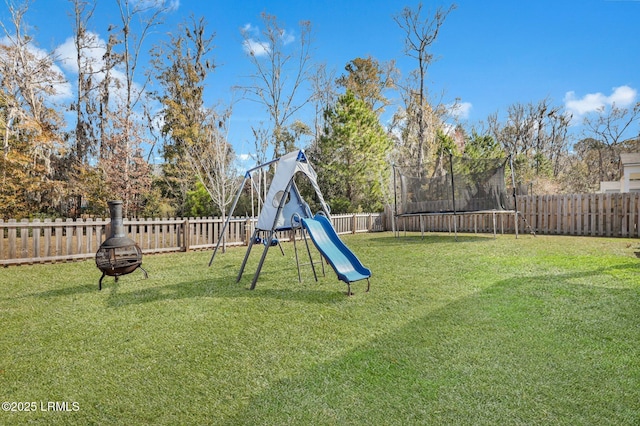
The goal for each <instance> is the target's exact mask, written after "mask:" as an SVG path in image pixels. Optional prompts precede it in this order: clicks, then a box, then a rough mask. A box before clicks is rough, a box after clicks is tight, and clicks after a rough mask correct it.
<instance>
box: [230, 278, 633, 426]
mask: <svg viewBox="0 0 640 426" xmlns="http://www.w3.org/2000/svg"><path fill="white" fill-rule="evenodd" d="M615 269H632V270H637V268H634V267H629V266H627V265H619V266H614V267H612V268H602V269H595V270H591V271H585V272H580V273H575V274H574V273H570V274H566V275H560V276H557V275H551V274H550V275H540V276H533V277H516V278H513V279H507V280H503V281H500V282H497V283H495V284H494V285H492V286H490V287H488V288H487V289H485V290H484V291H481V292H478V293H473V294H469V295H467V296H465V297H462V298H460V299H457V300H456V301H453V302H451V303H450V304H448V305H446V306H444V307H442V308H440V309H437V310H435V311H432V312H430V313H429V314H427V315H424V316H422V317H419V318H417V319H414V320H412V321H409V322H408V323H406V325H404V326H402V327H400V328H397V329H394V330H391V331H389V332H388V333H386V334H384V335H382V336H380V337H378V338H375V339H373V340H371V341H369V342H367V343H366V344H363V345H361V346H359V347H355V348H353V349H351V350H349V351H348V352H346V353H344V354H343V355H342V356H340V357H339V358H336V359H334V360H332V361H328V362H325V363H321V364H318V365H313V366H307V367H306V368H302V369H301V370H298V371H295V372H294V373H293V374H292V375H291V376H290V377H286V378H282V379H278V380H275V381H274V382H273V383H271V384H270V385H269V386H268V387H267V388H266V389H265V390H264V391H262V392H259V393H257V394H255V395H253V396H251V398H250V399H249V400H248V402H247V403H246V404H243V405H242V407H241V408H240V409H238V411H237V414H235V415H233V416H232V417H231V418H228V419H225V421H224V422H223V424H228V425H236V424H278V423H282V422H286V423H287V424H328V425H334V424H376V423H378V424H380V423H384V424H574V423H583V424H599V423H604V424H637V423H636V422H637V421H639V420H640V416H639V415H638V413H639V412H640V411H638V410H639V409H640V405H639V403H638V401H640V388H638V387H637V386H636V382H635V381H634V380H632V378H633V377H639V376H640V365H639V364H638V363H636V362H630V361H629V360H634V359H637V358H638V357H640V348H638V346H637V345H635V342H637V341H639V340H640V317H638V316H637V315H634V314H633V312H639V311H640V292H639V289H638V288H637V287H636V288H629V286H628V285H627V287H625V288H610V287H608V288H606V287H597V286H596V287H592V286H590V285H589V284H584V283H581V284H575V283H574V281H576V280H581V279H584V278H585V277H589V276H594V275H599V274H605V275H606V274H607V273H608V272H611V271H612V270H615ZM596 353H597V354H598V355H597V356H594V354H596ZM594 389H598V391H597V392H594Z"/></svg>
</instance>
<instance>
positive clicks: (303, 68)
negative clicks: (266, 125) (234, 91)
mask: <svg viewBox="0 0 640 426" xmlns="http://www.w3.org/2000/svg"><path fill="white" fill-rule="evenodd" d="M261 16H262V22H263V24H264V26H265V28H264V30H263V31H262V32H261V33H260V34H256V33H255V30H254V28H253V27H245V28H242V29H241V34H242V37H243V39H244V48H245V51H246V52H247V55H248V57H249V60H250V61H251V63H252V64H253V66H254V68H255V72H254V73H253V74H251V75H250V76H249V79H250V80H251V84H249V85H246V86H241V87H240V89H241V90H243V91H244V93H245V95H246V96H247V98H248V99H250V100H252V101H255V102H258V103H260V104H262V105H264V107H265V108H266V109H267V113H268V114H269V117H270V118H271V121H272V123H271V124H272V125H273V130H272V137H273V148H274V157H278V156H280V155H282V154H284V153H285V152H284V151H285V150H286V147H285V139H286V138H287V134H286V133H287V131H286V127H287V126H288V124H289V121H290V120H291V119H292V118H293V116H294V115H295V114H296V113H297V112H298V111H300V109H302V108H303V107H304V106H305V105H306V104H307V103H308V102H309V99H310V98H309V96H305V95H302V94H301V93H300V92H301V90H302V86H303V84H304V83H305V82H306V81H307V80H308V78H309V72H310V52H309V51H310V44H311V23H310V22H309V21H302V22H300V24H299V34H298V35H297V37H295V36H294V35H292V34H291V33H289V32H288V31H287V30H286V29H285V28H283V27H282V26H281V25H280V24H279V23H278V21H277V19H276V17H275V16H273V15H269V14H267V13H263V14H262V15H261ZM256 36H257V37H260V39H255V37H256ZM296 38H297V43H298V50H297V51H295V52H289V51H288V50H289V45H290V44H291V43H292V42H294V40H295V39H296Z"/></svg>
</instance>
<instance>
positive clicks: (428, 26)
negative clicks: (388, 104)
mask: <svg viewBox="0 0 640 426" xmlns="http://www.w3.org/2000/svg"><path fill="white" fill-rule="evenodd" d="M455 8H456V6H455V5H454V4H452V5H451V6H449V7H448V8H446V9H445V8H443V7H439V8H438V9H437V10H436V11H435V13H434V14H433V16H430V17H427V18H423V17H422V3H418V5H417V6H416V8H415V9H411V8H409V7H405V8H404V9H403V10H402V12H401V13H400V14H399V15H397V16H395V17H394V20H395V21H396V23H397V24H398V25H399V26H400V28H401V29H402V30H404V32H405V35H406V36H405V49H404V51H405V54H406V55H407V56H409V57H411V58H414V59H415V60H416V61H417V62H418V63H417V67H416V68H415V70H414V71H413V73H412V75H413V79H414V82H413V83H410V84H408V85H407V86H406V87H404V88H402V89H403V90H404V91H405V92H407V94H405V95H404V98H405V105H410V106H411V110H413V111H412V112H413V113H415V120H416V126H417V128H416V130H417V132H416V133H417V134H416V137H417V152H416V153H415V155H416V157H417V167H418V170H419V172H420V173H422V170H423V167H424V144H425V140H426V135H427V129H428V127H429V124H430V123H429V120H428V117H429V115H428V111H427V109H428V108H429V105H428V96H427V87H426V82H425V80H426V76H427V71H428V68H429V66H430V65H431V64H432V63H433V62H434V59H435V58H434V55H433V53H431V52H430V49H431V47H432V45H433V43H434V42H435V41H436V39H437V38H438V35H439V33H440V28H441V27H442V25H443V24H444V21H445V19H446V18H447V16H448V15H449V13H450V12H451V11H452V10H454V9H455ZM407 119H413V117H407ZM434 131H435V130H434Z"/></svg>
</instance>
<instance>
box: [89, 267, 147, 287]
mask: <svg viewBox="0 0 640 426" xmlns="http://www.w3.org/2000/svg"><path fill="white" fill-rule="evenodd" d="M136 269H141V270H142V273H143V274H144V279H145V280H146V279H147V278H149V274H147V271H146V270H145V269H144V268H143V267H142V265H138V267H137V268H136ZM128 273H129V272H127V273H125V274H114V275H113V277H114V278H115V279H116V282H118V278H119V277H120V275H126V274H128ZM106 275H107V273H106V271H102V276H101V277H100V281H98V290H102V279H103V278H104V277H105V276H106Z"/></svg>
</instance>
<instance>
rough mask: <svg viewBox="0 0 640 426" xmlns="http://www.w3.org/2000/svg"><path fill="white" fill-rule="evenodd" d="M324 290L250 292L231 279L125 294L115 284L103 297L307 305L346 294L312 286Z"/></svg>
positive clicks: (115, 302) (111, 302) (113, 302)
mask: <svg viewBox="0 0 640 426" xmlns="http://www.w3.org/2000/svg"><path fill="white" fill-rule="evenodd" d="M312 285H314V286H316V285H317V286H318V287H320V286H322V287H324V288H326V289H320V288H318V289H315V288H314V289H310V288H308V286H309V284H299V283H298V282H297V281H296V282H295V284H294V283H292V286H291V288H284V289H283V288H279V289H274V288H261V287H260V282H259V281H258V284H257V286H256V288H255V289H254V290H250V289H249V282H246V280H244V279H243V280H242V281H241V282H239V283H236V282H235V276H234V277H225V278H216V279H202V280H195V281H194V280H190V281H183V282H179V283H175V284H167V285H162V286H150V287H147V288H144V289H139V290H133V291H127V290H126V289H124V287H123V288H122V289H121V288H120V286H119V285H115V286H112V287H111V288H110V289H108V291H109V297H108V298H107V305H108V306H110V307H122V306H127V305H136V304H142V303H152V302H158V301H162V300H179V299H191V298H202V297H209V298H243V299H245V298H272V299H278V300H288V301H299V302H308V303H334V302H337V301H342V300H344V299H345V297H347V296H346V291H344V292H343V291H339V290H338V287H335V286H334V285H331V287H328V286H326V287H325V285H326V283H323V282H318V283H313V284H312Z"/></svg>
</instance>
